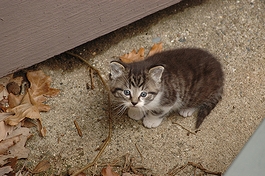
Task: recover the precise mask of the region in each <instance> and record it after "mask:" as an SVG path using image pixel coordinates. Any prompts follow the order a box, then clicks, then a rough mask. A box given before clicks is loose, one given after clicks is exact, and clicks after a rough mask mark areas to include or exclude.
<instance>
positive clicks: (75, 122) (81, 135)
mask: <svg viewBox="0 0 265 176" xmlns="http://www.w3.org/2000/svg"><path fill="white" fill-rule="evenodd" d="M74 124H75V128H76V130H77V133H78V135H79V136H80V137H83V133H82V131H81V129H80V127H79V125H78V123H77V121H76V120H74Z"/></svg>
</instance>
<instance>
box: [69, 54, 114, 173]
mask: <svg viewBox="0 0 265 176" xmlns="http://www.w3.org/2000/svg"><path fill="white" fill-rule="evenodd" d="M66 53H67V54H69V55H71V56H74V57H76V58H78V59H80V60H82V61H83V62H85V63H86V64H87V65H88V67H89V68H90V69H91V70H93V71H94V72H95V73H96V74H97V75H98V76H99V79H100V81H101V82H102V84H103V86H104V88H105V89H106V91H107V92H108V118H109V132H108V136H107V138H106V140H105V141H104V143H103V145H102V147H101V149H100V151H99V152H98V154H97V155H96V157H95V158H94V160H93V161H92V162H91V163H88V164H87V165H86V166H84V167H83V168H82V169H80V170H78V171H76V172H75V173H73V174H72V176H77V175H78V174H79V173H81V172H83V171H84V170H87V169H88V168H89V167H91V166H93V165H94V164H95V163H96V162H97V160H98V159H99V157H100V156H101V155H102V153H103V152H104V150H105V149H106V147H107V146H108V144H109V142H110V140H111V135H112V120H111V105H110V90H109V87H108V85H107V83H106V82H105V81H104V79H103V78H102V76H101V75H100V72H99V70H98V69H96V68H95V67H93V66H92V65H90V64H89V63H88V62H87V61H86V60H85V59H83V58H82V57H81V56H79V55H77V54H74V53H71V52H66Z"/></svg>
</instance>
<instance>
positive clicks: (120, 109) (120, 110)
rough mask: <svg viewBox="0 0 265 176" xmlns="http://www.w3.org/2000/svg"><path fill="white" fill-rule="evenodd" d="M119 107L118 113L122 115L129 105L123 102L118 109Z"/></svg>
mask: <svg viewBox="0 0 265 176" xmlns="http://www.w3.org/2000/svg"><path fill="white" fill-rule="evenodd" d="M118 108H119V110H118V111H117V113H116V114H117V115H118V116H122V115H123V114H124V112H125V111H126V109H127V107H126V106H125V105H124V104H121V105H119V106H117V107H116V109H118Z"/></svg>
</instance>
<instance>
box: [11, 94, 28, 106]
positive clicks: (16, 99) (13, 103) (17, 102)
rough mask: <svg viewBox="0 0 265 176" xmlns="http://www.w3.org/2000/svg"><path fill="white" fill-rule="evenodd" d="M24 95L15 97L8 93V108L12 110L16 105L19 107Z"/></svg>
mask: <svg viewBox="0 0 265 176" xmlns="http://www.w3.org/2000/svg"><path fill="white" fill-rule="evenodd" d="M23 97H24V95H19V96H16V95H14V94H12V93H10V94H9V95H8V104H9V108H14V107H16V106H18V105H20V103H21V101H22V99H23Z"/></svg>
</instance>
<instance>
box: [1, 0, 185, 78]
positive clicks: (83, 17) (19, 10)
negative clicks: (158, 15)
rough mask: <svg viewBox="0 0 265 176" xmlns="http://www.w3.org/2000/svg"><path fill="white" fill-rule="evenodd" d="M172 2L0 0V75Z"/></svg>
mask: <svg viewBox="0 0 265 176" xmlns="http://www.w3.org/2000/svg"><path fill="white" fill-rule="evenodd" d="M178 2H180V0H163V1H161V0H147V1H143V0H134V1H131V0H126V1H125V0H113V1H110V0H101V1H98V0H90V1H85V0H80V1H69V0H60V1H59V0H58V1H54V0H45V1H39V0H24V1H17V0H1V1H0V53H1V56H0V63H1V64H0V77H1V76H4V75H6V74H9V73H12V72H14V71H16V70H19V69H21V68H25V67H28V66H31V65H33V64H36V63H38V62H41V61H43V60H46V59H48V58H50V57H52V56H54V55H57V54H60V53H62V52H64V51H66V50H69V49H71V48H74V47H76V46H78V45H81V44H83V43H86V42H88V41H91V40H93V39H95V38H97V37H99V36H102V35H104V34H107V33H109V32H111V31H114V30H116V29H118V28H120V27H122V26H125V25H128V24H130V23H132V22H134V21H136V20H139V19H141V18H143V17H145V16H147V15H150V14H152V13H154V12H156V11H158V10H161V9H163V8H166V7H169V6H171V5H173V4H176V3H178Z"/></svg>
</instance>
